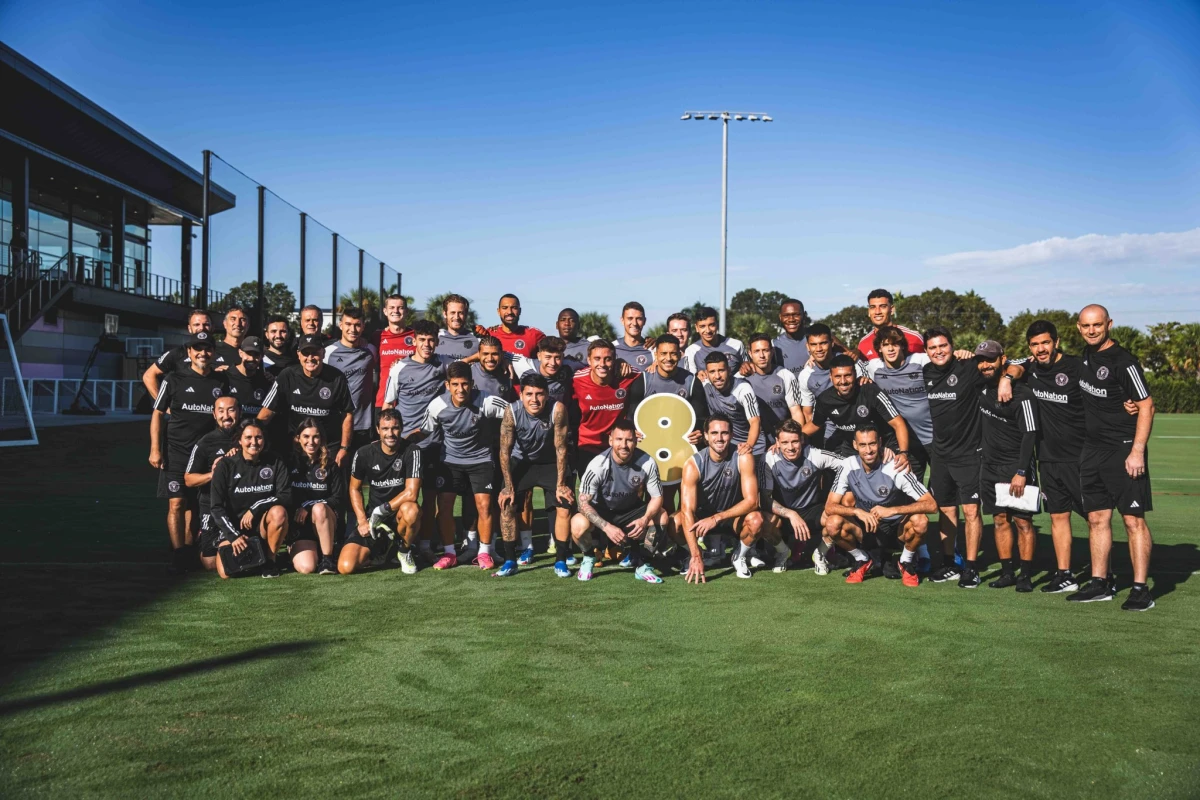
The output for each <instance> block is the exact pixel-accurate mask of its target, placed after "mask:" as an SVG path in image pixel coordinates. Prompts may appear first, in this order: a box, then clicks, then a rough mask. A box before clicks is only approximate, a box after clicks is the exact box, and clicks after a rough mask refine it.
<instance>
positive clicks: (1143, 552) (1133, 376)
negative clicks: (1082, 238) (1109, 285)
mask: <svg viewBox="0 0 1200 800" xmlns="http://www.w3.org/2000/svg"><path fill="white" fill-rule="evenodd" d="M1078 325H1079V333H1080V335H1081V336H1083V341H1084V342H1085V343H1086V345H1087V346H1086V347H1084V349H1083V367H1084V370H1083V377H1082V378H1080V380H1079V386H1080V388H1081V389H1083V412H1084V421H1085V423H1086V427H1087V435H1086V437H1085V439H1084V442H1083V454H1082V456H1081V462H1080V465H1081V466H1080V479H1081V481H1082V484H1083V510H1084V511H1086V512H1087V515H1088V542H1089V544H1090V546H1091V551H1092V578H1091V580H1089V581H1088V582H1087V583H1086V584H1085V585H1084V587H1083V588H1082V589H1080V590H1079V591H1078V592H1076V593H1075V594H1073V595H1070V596H1069V597H1068V598H1067V599H1068V600H1072V601H1074V602H1079V603H1088V602H1092V601H1096V600H1111V599H1112V597H1113V595H1114V594H1115V586H1110V585H1109V582H1108V580H1107V577H1108V564H1109V556H1110V553H1111V550H1112V510H1113V508H1114V507H1115V508H1116V509H1117V510H1118V511H1119V512H1121V519H1122V520H1123V521H1124V522H1125V531H1126V533H1127V534H1128V536H1129V558H1130V560H1131V561H1132V562H1133V588H1132V589H1131V590H1130V592H1129V597H1128V598H1127V599H1126V600H1125V602H1124V603H1123V604H1122V605H1121V608H1122V609H1124V610H1125V611H1149V610H1150V609H1152V608H1154V598H1153V597H1152V596H1151V594H1150V588H1149V587H1148V586H1147V585H1146V578H1147V576H1148V574H1149V572H1150V550H1151V547H1152V545H1153V541H1152V539H1151V538H1150V526H1149V525H1147V524H1146V517H1145V515H1146V512H1147V511H1149V510H1150V509H1151V495H1150V468H1149V466H1148V461H1147V453H1146V443H1147V442H1148V441H1149V439H1150V429H1151V427H1152V426H1153V424H1154V400H1153V399H1152V398H1151V397H1150V391H1149V389H1147V387H1146V376H1145V374H1144V373H1143V372H1142V365H1141V364H1140V363H1138V360H1137V359H1136V358H1134V357H1133V355H1131V354H1130V353H1129V351H1128V350H1126V349H1125V348H1123V347H1121V346H1120V345H1119V344H1117V343H1116V342H1114V341H1113V340H1112V339H1111V338H1110V337H1109V332H1110V330H1111V328H1112V319H1111V318H1110V317H1109V316H1108V309H1106V308H1105V307H1104V306H1101V305H1095V304H1093V305H1090V306H1087V307H1085V308H1084V309H1083V310H1082V311H1080V312H1079V323H1078ZM1126 400H1132V401H1133V403H1134V404H1135V405H1136V406H1137V415H1136V416H1130V415H1129V414H1128V412H1127V411H1126V409H1125V401H1126Z"/></svg>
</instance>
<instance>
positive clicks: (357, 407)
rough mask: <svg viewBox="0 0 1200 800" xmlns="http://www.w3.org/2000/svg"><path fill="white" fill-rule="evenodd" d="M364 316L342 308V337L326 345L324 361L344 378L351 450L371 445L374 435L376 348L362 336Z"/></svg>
mask: <svg viewBox="0 0 1200 800" xmlns="http://www.w3.org/2000/svg"><path fill="white" fill-rule="evenodd" d="M363 327H364V323H363V313H362V310H361V309H359V308H356V307H354V306H350V307H347V308H344V309H342V319H341V323H340V324H339V328H340V329H341V334H342V335H341V337H340V338H338V339H336V340H334V341H332V342H330V343H329V344H327V345H325V355H324V361H325V363H326V364H328V365H330V366H331V367H335V368H337V370H338V371H339V372H341V373H342V375H344V376H345V377H346V388H347V389H349V390H350V399H351V401H352V402H353V404H354V415H353V422H352V425H353V428H354V432H353V434H352V438H351V443H350V449H351V451H352V452H355V453H357V452H358V448H360V447H362V446H363V445H365V444H367V443H368V442H370V441H371V440H372V439H374V438H375V436H374V430H373V426H374V421H373V420H372V416H373V415H374V411H375V367H376V364H377V363H378V362H379V356H378V355H377V353H376V351H375V346H374V345H372V344H371V343H369V342H368V341H367V339H366V337H365V336H364V335H363Z"/></svg>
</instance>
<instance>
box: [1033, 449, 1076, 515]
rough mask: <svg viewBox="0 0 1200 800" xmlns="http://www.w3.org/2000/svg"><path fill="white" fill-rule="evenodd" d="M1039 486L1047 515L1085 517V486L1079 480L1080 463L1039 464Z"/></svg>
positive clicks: (1043, 462)
mask: <svg viewBox="0 0 1200 800" xmlns="http://www.w3.org/2000/svg"><path fill="white" fill-rule="evenodd" d="M1038 484H1039V485H1040V486H1041V487H1042V496H1043V498H1044V500H1043V501H1042V502H1043V503H1044V505H1045V508H1046V513H1047V514H1067V513H1070V512H1072V511H1074V512H1075V513H1076V514H1079V515H1083V489H1082V487H1083V484H1082V483H1081V482H1080V480H1079V462H1078V461H1042V462H1040V463H1039V464H1038Z"/></svg>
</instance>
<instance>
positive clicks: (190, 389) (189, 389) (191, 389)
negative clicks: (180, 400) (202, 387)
mask: <svg viewBox="0 0 1200 800" xmlns="http://www.w3.org/2000/svg"><path fill="white" fill-rule="evenodd" d="M184 391H188V392H194V391H196V390H195V389H193V388H192V387H190V386H189V387H188V388H187V389H185V390H184Z"/></svg>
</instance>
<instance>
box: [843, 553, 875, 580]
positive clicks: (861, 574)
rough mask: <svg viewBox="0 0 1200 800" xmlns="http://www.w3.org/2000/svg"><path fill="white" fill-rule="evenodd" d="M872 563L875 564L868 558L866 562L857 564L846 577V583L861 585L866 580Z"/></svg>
mask: <svg viewBox="0 0 1200 800" xmlns="http://www.w3.org/2000/svg"><path fill="white" fill-rule="evenodd" d="M873 563H875V562H873V561H871V559H869V558H868V559H867V560H866V561H864V562H862V563H861V564H859V565H858V566H857V567H855V568H854V569H853V570H851V571H850V574H849V575H847V576H846V583H862V582H863V581H865V580H866V579H867V572H868V571H869V570H870V569H871V565H872V564H873Z"/></svg>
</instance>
